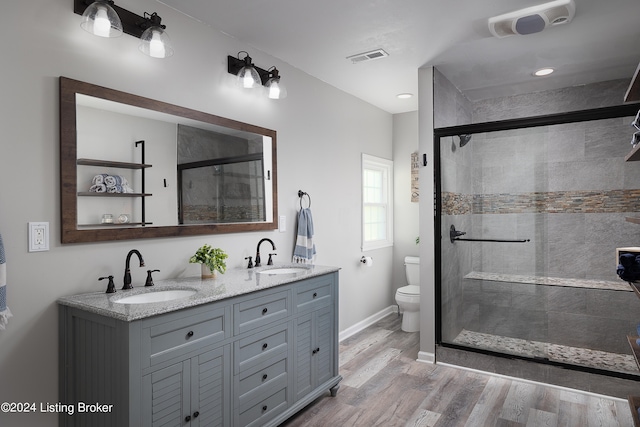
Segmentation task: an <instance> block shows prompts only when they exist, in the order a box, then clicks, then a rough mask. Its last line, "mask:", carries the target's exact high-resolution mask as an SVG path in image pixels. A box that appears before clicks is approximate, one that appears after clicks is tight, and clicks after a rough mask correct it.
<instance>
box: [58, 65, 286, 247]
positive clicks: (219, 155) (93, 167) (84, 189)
mask: <svg viewBox="0 0 640 427" xmlns="http://www.w3.org/2000/svg"><path fill="white" fill-rule="evenodd" d="M276 145H277V142H276V131H274V130H270V129H266V128H262V127H259V126H254V125H250V124H247V123H242V122H238V121H235V120H231V119H226V118H223V117H219V116H215V115H212V114H207V113H204V112H200V111H195V110H191V109H188V108H184V107H180V106H176V105H172V104H167V103H164V102H161V101H156V100H153V99H149V98H144V97H140V96H137V95H133V94H129V93H125V92H120V91H117V90H113V89H108V88H105V87H101V86H96V85H93V84H90V83H85V82H81V81H78V80H73V79H69V78H66V77H60V198H61V222H62V233H61V235H62V237H61V239H62V243H80V242H97V241H108V240H126V239H142V238H154V237H172V236H191V235H200V234H217V233H236V232H243V231H259V230H272V229H275V228H277V222H276V218H277V217H278V202H277V200H278V198H277V188H278V187H277V182H278V181H277V156H276Z"/></svg>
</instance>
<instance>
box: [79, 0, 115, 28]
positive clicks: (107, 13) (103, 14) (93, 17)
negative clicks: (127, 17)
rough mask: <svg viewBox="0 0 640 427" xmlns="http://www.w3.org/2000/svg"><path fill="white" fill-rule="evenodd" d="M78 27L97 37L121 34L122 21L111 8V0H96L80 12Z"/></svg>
mask: <svg viewBox="0 0 640 427" xmlns="http://www.w3.org/2000/svg"><path fill="white" fill-rule="evenodd" d="M80 27H81V28H82V29H83V30H85V31H87V32H89V33H91V34H93V35H96V36H99V37H119V36H121V35H122V21H120V17H119V16H118V14H117V13H116V11H115V10H113V1H112V0H98V1H95V2H93V3H91V4H90V5H89V6H88V7H87V8H86V9H85V10H84V12H83V13H82V22H81V23H80Z"/></svg>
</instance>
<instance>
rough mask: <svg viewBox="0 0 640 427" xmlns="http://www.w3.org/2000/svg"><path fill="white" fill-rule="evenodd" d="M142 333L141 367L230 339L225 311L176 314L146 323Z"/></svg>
mask: <svg viewBox="0 0 640 427" xmlns="http://www.w3.org/2000/svg"><path fill="white" fill-rule="evenodd" d="M148 323H151V325H149V326H148V327H144V326H143V330H142V366H143V367H148V366H154V365H156V364H158V363H162V362H164V361H167V360H170V359H172V358H174V357H178V356H181V355H183V354H186V353H188V352H190V351H194V350H197V349H198V348H201V347H204V346H207V345H210V344H213V343H215V342H217V341H221V340H223V339H225V338H226V337H228V336H230V335H231V331H230V330H229V310H227V309H225V308H224V307H220V308H217V309H201V310H198V312H196V313H192V314H188V315H185V314H182V313H180V312H177V313H172V314H171V315H166V316H162V317H160V318H156V319H153V320H152V321H150V322H148Z"/></svg>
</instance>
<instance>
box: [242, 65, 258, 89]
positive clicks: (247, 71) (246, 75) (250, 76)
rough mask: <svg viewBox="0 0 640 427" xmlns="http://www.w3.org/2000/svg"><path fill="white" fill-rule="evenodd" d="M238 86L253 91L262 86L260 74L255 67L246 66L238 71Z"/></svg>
mask: <svg viewBox="0 0 640 427" xmlns="http://www.w3.org/2000/svg"><path fill="white" fill-rule="evenodd" d="M238 84H239V85H240V86H241V87H243V88H245V89H251V88H254V87H258V86H260V85H262V80H261V79H260V74H258V70H256V69H255V67H254V66H253V65H246V66H244V67H242V68H241V69H240V71H238Z"/></svg>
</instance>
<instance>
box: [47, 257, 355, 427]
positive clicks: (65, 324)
mask: <svg viewBox="0 0 640 427" xmlns="http://www.w3.org/2000/svg"><path fill="white" fill-rule="evenodd" d="M162 291H172V292H171V293H166V292H162ZM174 291H183V292H174ZM184 291H190V292H184ZM159 292H162V294H159ZM154 293H155V294H157V295H155V296H157V297H160V296H162V295H167V298H169V301H163V302H144V301H146V300H147V299H148V295H152V294H154ZM147 294H148V295H147ZM137 295H141V296H137ZM184 295H188V296H186V297H185V296H184ZM132 296H136V298H134V300H135V299H138V302H137V303H127V304H125V303H122V302H118V300H120V299H123V298H125V297H132ZM175 296H177V297H178V299H171V298H175ZM129 300H131V298H129ZM123 301H125V300H123ZM140 301H142V302H140ZM58 303H59V306H60V317H59V318H60V328H59V331H60V332H59V333H60V345H59V351H60V371H59V377H60V378H59V381H60V396H59V400H60V402H61V403H62V404H68V405H71V406H72V407H73V408H74V409H75V411H73V412H74V413H73V415H68V411H67V412H65V413H62V414H60V425H64V426H93V425H96V426H97V425H99V426H118V427H122V426H132V427H134V426H135V427H137V426H155V425H163V426H165V425H166V426H276V425H278V424H280V423H282V422H283V421H285V420H286V419H287V418H289V417H291V416H292V415H294V414H295V413H296V412H298V411H299V410H301V409H302V408H304V407H305V406H306V405H308V404H309V403H311V402H312V401H313V400H314V399H316V398H318V397H319V396H321V395H323V394H324V393H326V392H327V391H330V392H331V395H332V396H335V394H336V392H337V389H338V387H339V386H338V383H339V382H340V380H341V379H342V377H341V376H340V375H338V268H336V267H323V266H299V265H293V266H278V267H276V266H268V267H262V268H255V269H243V270H240V269H238V270H228V271H227V273H226V274H224V275H220V276H218V278H216V279H208V280H201V279H200V278H186V279H176V280H164V281H158V282H156V285H155V286H154V287H153V288H151V289H149V288H146V289H145V288H144V287H142V288H141V287H135V288H134V289H132V290H129V291H121V290H118V291H117V292H116V293H115V294H106V293H91V294H82V295H76V296H71V297H64V298H60V299H59V300H58ZM96 403H97V404H99V405H103V406H87V405H95V404H96ZM109 405H112V406H111V407H110V406H109ZM87 407H88V408H92V409H96V410H97V409H100V408H103V409H105V408H106V410H105V412H95V411H94V412H89V411H87V409H86V408H87ZM81 410H84V412H81Z"/></svg>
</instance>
